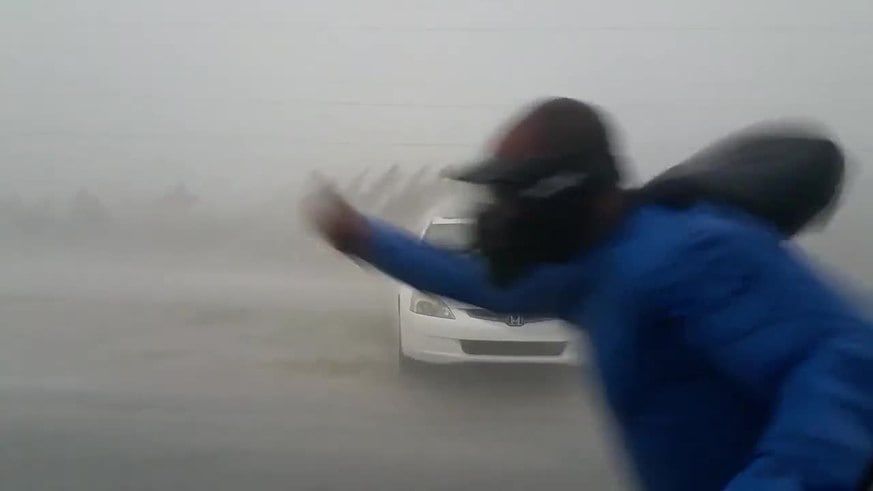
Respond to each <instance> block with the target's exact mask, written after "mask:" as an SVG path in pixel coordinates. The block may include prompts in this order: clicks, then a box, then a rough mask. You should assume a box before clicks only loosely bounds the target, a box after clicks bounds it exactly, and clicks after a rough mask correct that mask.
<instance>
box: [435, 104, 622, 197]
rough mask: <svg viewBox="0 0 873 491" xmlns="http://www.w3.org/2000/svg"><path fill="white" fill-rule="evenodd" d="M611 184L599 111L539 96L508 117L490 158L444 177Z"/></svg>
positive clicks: (612, 171) (615, 176)
mask: <svg viewBox="0 0 873 491" xmlns="http://www.w3.org/2000/svg"><path fill="white" fill-rule="evenodd" d="M559 174H560V175H572V176H575V178H576V179H577V180H578V181H580V182H581V181H585V182H587V183H589V184H591V185H594V184H597V183H599V184H607V183H608V184H615V183H617V182H618V180H619V178H620V176H619V171H618V168H617V166H616V163H615V159H614V158H613V156H612V152H611V148H610V138H609V131H608V128H607V126H606V124H605V123H604V118H603V116H602V114H601V112H600V111H599V110H598V109H597V108H595V107H594V106H592V105H590V104H586V103H584V102H581V101H578V100H576V99H570V98H565V97H560V98H551V99H547V100H544V101H539V102H537V103H536V104H533V105H532V106H531V107H530V108H528V109H527V110H526V111H524V112H523V113H522V115H521V116H520V117H517V118H516V119H515V120H513V121H511V122H510V124H509V125H507V129H506V130H504V131H503V132H502V133H501V135H500V136H499V137H498V138H497V140H496V144H495V145H494V150H493V151H492V155H491V157H489V158H488V159H486V160H484V161H481V162H477V163H475V164H473V165H470V166H466V167H463V168H461V169H459V170H455V171H448V172H446V177H448V178H450V179H454V180H457V181H461V182H467V183H472V184H480V185H505V186H512V187H519V188H524V187H526V186H529V185H531V184H532V183H535V182H538V181H541V180H543V179H545V178H549V177H551V176H555V175H559Z"/></svg>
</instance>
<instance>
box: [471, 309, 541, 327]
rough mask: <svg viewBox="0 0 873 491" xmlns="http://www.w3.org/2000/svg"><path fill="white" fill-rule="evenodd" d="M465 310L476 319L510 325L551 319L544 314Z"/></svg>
mask: <svg viewBox="0 0 873 491" xmlns="http://www.w3.org/2000/svg"><path fill="white" fill-rule="evenodd" d="M464 312H466V313H467V315H469V316H470V317H472V318H474V319H481V320H486V321H492V322H502V323H504V324H506V325H508V326H520V325H523V324H532V323H534V322H544V321H547V320H551V318H550V317H547V316H544V315H518V314H498V313H496V312H492V311H490V310H486V309H464Z"/></svg>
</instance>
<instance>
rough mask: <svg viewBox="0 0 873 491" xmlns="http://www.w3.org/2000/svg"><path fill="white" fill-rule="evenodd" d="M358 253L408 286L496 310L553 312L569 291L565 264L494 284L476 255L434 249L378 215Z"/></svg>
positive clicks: (482, 262) (543, 268)
mask: <svg viewBox="0 0 873 491" xmlns="http://www.w3.org/2000/svg"><path fill="white" fill-rule="evenodd" d="M360 258H361V259H363V260H364V261H366V262H368V263H370V264H372V265H373V266H375V267H376V268H377V269H379V270H381V271H382V272H384V273H385V274H387V275H389V276H392V277H394V278H395V279H397V280H399V281H402V282H404V283H407V284H409V285H410V286H412V287H413V288H416V289H418V290H421V291H425V292H428V293H432V294H435V295H440V296H444V297H448V298H452V299H454V300H457V301H459V302H464V303H467V304H471V305H476V306H479V307H482V308H486V309H489V310H493V311H495V312H518V313H539V314H553V313H556V312H557V311H558V309H559V305H560V304H561V298H562V297H565V296H566V295H567V294H568V291H567V289H566V286H567V280H568V278H569V276H570V275H568V272H567V268H561V267H559V266H554V267H552V266H544V267H540V268H538V269H536V270H534V271H532V272H531V274H529V275H528V276H527V277H526V278H524V279H521V280H519V281H518V282H516V283H515V284H513V285H511V286H509V287H506V288H498V287H495V286H493V285H491V284H490V282H489V281H488V278H487V271H486V266H485V264H484V261H482V260H481V259H479V258H476V257H474V256H469V255H465V254H459V253H454V252H451V251H447V250H443V249H439V248H437V247H434V246H431V245H429V244H427V243H425V242H423V241H421V240H419V239H417V238H414V237H412V236H411V235H409V234H407V233H405V232H403V231H401V230H399V229H396V228H394V227H392V226H390V225H388V224H385V223H383V222H380V221H377V220H370V230H369V236H368V241H367V244H366V246H365V247H364V250H363V251H362V252H361V253H360Z"/></svg>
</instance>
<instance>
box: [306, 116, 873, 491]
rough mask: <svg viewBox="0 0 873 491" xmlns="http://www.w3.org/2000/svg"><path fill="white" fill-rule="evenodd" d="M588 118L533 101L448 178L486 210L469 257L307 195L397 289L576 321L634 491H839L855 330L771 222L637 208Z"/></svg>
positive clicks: (337, 235) (870, 360)
mask: <svg viewBox="0 0 873 491" xmlns="http://www.w3.org/2000/svg"><path fill="white" fill-rule="evenodd" d="M620 176H621V172H620V169H619V166H618V165H617V163H616V161H615V159H614V158H613V156H612V151H611V148H610V141H609V135H608V131H607V128H606V127H605V125H604V124H603V121H602V118H601V116H600V114H599V113H598V111H597V110H595V109H594V108H592V107H590V106H588V105H586V104H583V103H581V102H579V101H575V100H570V99H552V100H548V101H545V102H543V103H541V104H539V105H537V106H536V107H534V108H533V109H532V110H530V111H529V112H528V113H526V114H525V115H523V117H521V118H520V119H519V120H517V121H516V122H515V123H514V124H512V125H511V126H510V127H509V129H508V131H507V132H506V133H505V135H504V137H503V138H502V139H500V141H499V142H498V144H497V146H496V149H495V151H494V155H493V158H492V159H489V160H488V161H486V162H484V163H482V164H481V165H479V166H476V167H474V168H472V169H468V170H466V171H463V172H462V173H460V174H458V175H457V176H456V177H457V178H458V179H461V180H464V181H468V182H473V183H477V184H481V185H483V186H486V187H487V189H489V190H490V191H491V192H492V194H493V196H494V204H493V205H492V206H490V207H489V208H488V209H486V210H483V211H482V213H481V214H480V216H479V218H478V221H477V234H476V235H477V244H476V245H477V250H478V251H479V252H481V257H471V256H469V255H459V254H454V253H451V252H448V251H443V250H440V249H437V248H434V247H431V246H429V245H427V244H424V243H422V242H420V241H418V240H416V239H415V238H413V237H411V236H409V235H407V234H405V233H403V232H401V231H399V230H396V229H394V228H392V227H390V226H388V225H386V224H384V223H381V222H379V221H376V220H372V219H368V218H365V217H364V216H362V215H361V214H359V213H358V212H357V211H355V210H354V209H352V208H351V207H349V205H347V204H346V203H345V202H344V201H343V200H342V199H341V198H340V197H339V196H337V195H335V194H332V193H331V192H330V191H328V190H323V191H322V196H321V200H322V201H321V203H320V207H318V208H314V209H312V210H310V218H311V220H312V221H313V223H314V225H315V226H316V228H317V230H318V231H320V233H321V234H323V236H324V237H325V238H326V239H327V240H328V241H329V242H330V243H331V244H332V245H333V246H334V247H335V248H337V249H338V250H340V251H342V252H344V253H346V254H349V255H352V256H354V257H356V258H360V259H362V260H365V261H367V262H369V263H371V264H373V265H374V266H375V267H377V268H379V269H380V270H382V271H383V272H385V273H387V274H389V275H391V276H394V277H396V278H397V279H399V280H401V281H404V282H406V283H408V284H410V285H412V286H413V287H415V288H418V289H420V290H423V291H428V292H431V293H434V294H438V295H442V296H447V297H451V298H455V299H457V300H459V301H462V302H466V303H470V304H475V305H478V306H481V307H483V308H487V309H491V310H495V311H504V312H509V311H511V312H522V313H526V312H531V313H548V314H551V315H555V316H558V317H560V318H562V319H565V320H567V321H568V322H571V323H573V324H575V325H578V326H585V328H586V329H587V330H588V332H589V337H590V340H591V343H592V346H593V350H594V353H595V355H596V356H595V357H596V363H597V367H598V371H599V372H600V375H601V378H602V380H603V385H604V387H605V391H606V395H607V399H608V402H609V405H610V407H611V409H612V411H613V412H614V414H615V417H616V419H617V421H618V423H619V426H620V429H621V433H622V436H623V440H624V443H625V447H626V449H627V451H628V452H629V454H630V456H631V460H632V462H633V464H634V465H635V468H636V470H637V472H638V475H639V478H640V480H641V482H642V484H643V486H644V487H645V488H646V489H650V490H654V491H684V490H689V491H691V490H693V491H706V490H717V489H728V490H731V491H745V490H780V491H783V490H784V491H789V490H790V491H800V490H833V491H836V490H846V491H848V490H858V489H863V486H864V484H863V483H864V482H865V479H866V477H865V475H866V473H867V471H868V469H869V468H870V464H871V462H873V330H871V329H870V326H869V325H868V323H867V322H866V321H865V320H864V319H863V318H862V316H861V315H860V314H859V313H858V312H856V311H855V310H854V309H853V308H852V307H851V306H850V305H849V304H848V303H847V302H846V301H845V300H844V299H843V298H841V296H840V295H838V294H837V293H836V292H835V291H834V290H833V289H832V288H831V287H830V286H828V285H827V284H826V282H825V281H823V280H822V279H821V278H820V277H819V276H818V275H817V274H816V273H814V272H813V271H812V270H811V268H810V267H808V266H807V265H806V264H805V262H804V261H803V259H802V258H801V256H800V254H799V252H797V251H795V250H793V249H792V248H791V247H790V246H789V245H786V244H785V243H784V240H783V237H782V236H781V235H780V234H779V233H778V232H777V231H776V230H775V229H773V228H772V227H770V226H768V225H766V224H764V223H763V222H761V221H758V220H757V219H755V218H753V217H751V216H749V215H746V214H743V213H741V212H739V211H736V210H731V209H727V208H719V207H717V206H715V205H709V204H700V205H696V206H692V207H689V208H686V209H676V208H668V207H662V206H657V205H653V204H647V203H646V202H645V200H644V199H641V198H640V197H639V196H637V195H635V194H634V193H633V192H630V191H624V190H622V189H621V187H620Z"/></svg>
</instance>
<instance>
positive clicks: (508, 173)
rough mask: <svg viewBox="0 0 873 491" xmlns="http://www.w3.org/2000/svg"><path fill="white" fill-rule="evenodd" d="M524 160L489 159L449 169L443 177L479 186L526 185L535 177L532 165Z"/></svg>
mask: <svg viewBox="0 0 873 491" xmlns="http://www.w3.org/2000/svg"><path fill="white" fill-rule="evenodd" d="M527 164H528V163H527V162H525V161H523V160H504V159H495V158H492V159H487V160H483V161H480V162H477V163H474V164H470V165H466V166H461V167H459V168H456V169H449V170H447V171H445V172H443V176H444V177H446V178H448V179H451V180H454V181H459V182H465V183H469V184H479V185H486V186H487V185H495V184H524V183H526V182H528V181H529V180H530V179H531V178H532V177H533V176H531V174H532V172H531V171H534V170H536V169H532V168H531V166H530V165H527Z"/></svg>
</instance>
